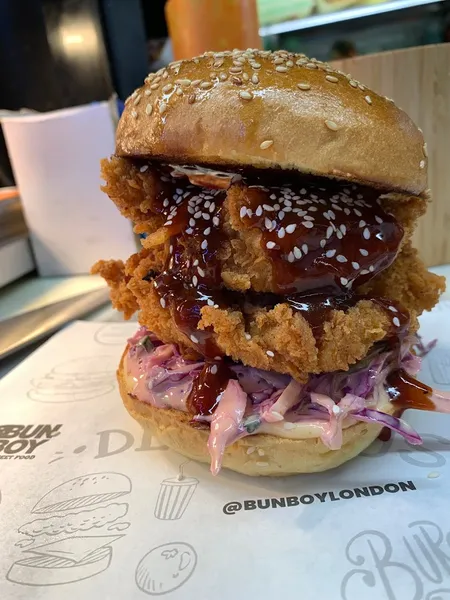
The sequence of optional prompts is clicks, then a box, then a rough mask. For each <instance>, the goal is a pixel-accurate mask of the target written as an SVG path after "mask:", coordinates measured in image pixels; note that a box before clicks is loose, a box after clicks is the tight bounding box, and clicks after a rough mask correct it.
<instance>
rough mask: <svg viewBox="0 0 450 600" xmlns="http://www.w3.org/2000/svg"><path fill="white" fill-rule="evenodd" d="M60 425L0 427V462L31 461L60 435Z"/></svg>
mask: <svg viewBox="0 0 450 600" xmlns="http://www.w3.org/2000/svg"><path fill="white" fill-rule="evenodd" d="M61 427H62V424H57V425H49V424H40V425H39V424H38V425H0V460H24V459H25V460H27V459H28V460H31V459H34V457H35V455H36V452H37V451H39V450H38V449H39V448H40V447H42V446H43V445H44V444H47V443H48V442H50V441H51V440H52V439H53V438H55V437H57V436H58V435H60V433H61Z"/></svg>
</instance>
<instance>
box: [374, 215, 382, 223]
mask: <svg viewBox="0 0 450 600" xmlns="http://www.w3.org/2000/svg"><path fill="white" fill-rule="evenodd" d="M375 221H376V222H377V223H378V224H379V225H381V224H382V223H383V219H382V218H381V217H379V216H378V215H375Z"/></svg>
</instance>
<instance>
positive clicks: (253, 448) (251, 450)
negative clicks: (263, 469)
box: [247, 446, 256, 454]
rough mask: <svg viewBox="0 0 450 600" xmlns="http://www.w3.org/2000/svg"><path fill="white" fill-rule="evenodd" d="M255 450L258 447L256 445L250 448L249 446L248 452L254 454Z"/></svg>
mask: <svg viewBox="0 0 450 600" xmlns="http://www.w3.org/2000/svg"><path fill="white" fill-rule="evenodd" d="M255 450H256V448H255V447H254V446H250V447H249V448H247V454H253V452H254V451H255Z"/></svg>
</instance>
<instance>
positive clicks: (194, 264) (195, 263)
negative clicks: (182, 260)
mask: <svg viewBox="0 0 450 600" xmlns="http://www.w3.org/2000/svg"><path fill="white" fill-rule="evenodd" d="M192 264H193V266H194V267H196V266H197V265H198V258H196V259H195V260H194V262H193V263H192Z"/></svg>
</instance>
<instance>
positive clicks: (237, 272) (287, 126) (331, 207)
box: [93, 49, 448, 475]
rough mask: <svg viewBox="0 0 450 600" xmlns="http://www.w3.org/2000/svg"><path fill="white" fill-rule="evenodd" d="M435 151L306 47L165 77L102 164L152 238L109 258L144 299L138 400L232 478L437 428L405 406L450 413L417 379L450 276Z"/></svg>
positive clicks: (132, 344)
mask: <svg viewBox="0 0 450 600" xmlns="http://www.w3.org/2000/svg"><path fill="white" fill-rule="evenodd" d="M427 164H428V160H427V146H426V144H425V142H424V139H423V135H422V132H421V130H419V129H418V128H417V127H416V126H415V125H414V123H413V122H412V121H411V119H410V118H409V117H408V116H407V115H406V114H405V113H404V112H402V111H401V110H400V109H399V108H398V107H396V106H395V104H394V103H393V102H392V101H391V100H389V99H387V98H384V97H382V96H379V95H378V94H376V93H375V92H373V91H371V90H369V89H368V88H366V87H365V86H364V85H363V84H361V83H360V82H358V81H356V80H355V79H353V78H352V77H351V76H350V75H346V74H345V73H343V72H341V71H336V70H335V69H333V68H332V67H331V66H330V65H329V64H327V63H322V62H320V61H318V60H315V59H311V60H310V59H308V58H307V57H306V56H304V55H303V54H293V53H290V52H285V51H277V52H269V51H260V50H252V49H250V50H246V51H240V50H234V51H232V52H218V53H213V52H207V53H205V54H203V55H202V56H199V57H197V58H193V59H191V60H183V61H177V62H174V63H172V64H170V65H169V66H168V67H167V68H164V69H161V70H160V71H158V72H157V73H155V74H150V75H149V76H148V77H147V78H146V79H145V83H144V85H143V86H142V87H141V88H139V89H137V90H136V91H135V92H133V94H132V95H131V97H130V98H129V99H128V100H127V102H126V106H125V110H124V113H123V115H122V117H121V120H120V122H119V125H118V130H117V140H116V150H115V155H114V156H112V157H111V158H110V159H106V160H104V161H103V164H102V177H103V178H104V180H105V182H106V183H105V186H104V188H103V189H104V191H105V192H106V193H107V194H108V196H109V197H110V198H111V199H112V200H113V202H114V203H115V204H116V206H117V207H118V208H119V210H120V211H121V213H122V214H123V215H124V216H125V217H126V218H128V219H130V220H131V221H132V222H133V223H134V228H135V231H136V233H138V234H140V235H141V239H142V249H141V250H140V252H138V253H137V254H134V255H133V256H131V257H130V258H129V259H128V260H127V261H126V262H125V263H124V262H122V261H120V260H119V261H118V260H108V261H100V262H98V263H97V264H96V265H94V267H93V272H94V273H99V274H100V275H102V276H103V277H104V278H105V279H106V281H107V282H108V284H109V286H110V288H111V298H112V302H113V304H114V306H115V307H116V308H117V309H119V310H120V311H122V312H123V313H124V315H125V317H126V318H129V317H130V316H131V315H133V314H134V313H135V312H138V319H139V322H140V325H141V327H140V329H139V330H138V332H137V333H136V335H134V336H133V337H132V338H131V339H130V340H129V341H128V344H127V346H126V348H125V351H124V353H123V356H122V359H121V362H120V365H119V369H118V380H119V384H120V391H121V395H122V398H123V402H124V404H125V407H126V408H127V410H128V411H129V413H130V414H131V415H132V416H133V417H134V418H135V419H136V420H137V421H139V422H140V423H141V424H142V425H143V427H145V428H149V429H151V430H152V432H153V433H155V434H156V435H157V436H159V437H160V439H161V441H162V442H163V443H165V444H167V445H168V446H169V447H170V448H172V449H174V450H177V451H179V452H180V453H181V454H184V455H186V456H187V457H189V458H191V459H195V460H198V461H204V462H207V461H211V470H212V472H213V473H214V474H216V473H218V471H219V470H220V468H221V466H224V467H227V468H229V469H232V470H235V471H239V472H242V473H245V474H248V475H289V474H295V473H306V472H315V471H323V470H326V469H330V468H332V467H336V466H338V465H340V464H342V463H344V462H345V461H347V460H349V459H351V458H353V457H355V456H356V455H358V454H359V453H360V452H361V451H362V450H364V449H365V448H366V447H367V446H368V445H369V444H370V443H371V442H372V441H373V440H374V439H375V438H377V436H379V435H380V432H381V431H382V430H383V428H389V429H390V430H395V431H397V432H398V433H400V434H401V435H403V436H404V437H405V438H406V439H407V440H408V441H409V442H411V443H413V444H415V443H419V442H420V441H421V440H420V437H419V436H418V434H417V433H415V432H414V431H413V430H412V429H411V427H410V426H409V425H408V424H407V423H406V422H404V421H403V420H402V419H401V415H402V412H403V410H404V409H405V408H411V407H414V408H418V409H426V410H444V411H447V412H448V408H447V407H446V404H445V399H444V398H445V395H443V394H440V395H439V394H438V393H437V392H433V391H432V390H430V389H429V388H428V387H426V386H424V385H422V384H420V383H418V382H416V381H415V380H414V379H413V378H414V375H415V374H416V373H417V371H418V368H419V362H420V356H419V354H420V353H421V352H420V351H418V350H417V349H418V348H419V347H420V343H419V340H418V338H417V337H416V335H415V334H416V331H417V329H418V322H417V317H418V315H420V314H421V313H422V312H423V311H424V310H429V309H431V308H432V307H433V306H434V305H435V304H436V302H437V301H438V298H439V295H440V293H441V292H442V291H443V289H444V280H443V279H442V278H441V277H438V276H436V275H433V274H431V273H429V272H427V270H426V269H425V267H424V265H423V263H422V262H421V260H420V258H419V257H418V253H417V251H416V250H415V249H414V247H413V245H412V241H411V240H412V234H413V231H414V228H415V225H416V222H417V219H418V217H420V216H421V215H422V214H423V213H424V212H425V210H426V207H427V204H428V202H429V199H430V198H429V193H428V191H427ZM414 349H416V351H415V350H414ZM422 350H423V348H422Z"/></svg>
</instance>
